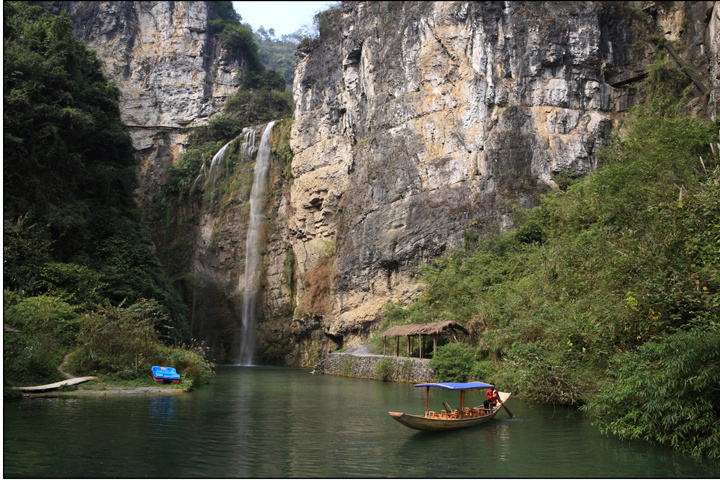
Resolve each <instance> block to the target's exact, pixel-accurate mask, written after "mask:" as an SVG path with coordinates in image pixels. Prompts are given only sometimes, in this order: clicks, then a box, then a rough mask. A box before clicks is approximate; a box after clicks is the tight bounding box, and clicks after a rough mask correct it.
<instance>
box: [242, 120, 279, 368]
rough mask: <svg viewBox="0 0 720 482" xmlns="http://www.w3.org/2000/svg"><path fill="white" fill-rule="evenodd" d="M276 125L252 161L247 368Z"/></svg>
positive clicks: (245, 309) (244, 324)
mask: <svg viewBox="0 0 720 482" xmlns="http://www.w3.org/2000/svg"><path fill="white" fill-rule="evenodd" d="M274 124H275V122H274V121H273V122H270V123H269V124H268V125H267V127H266V128H265V131H264V132H263V135H262V138H261V139H260V147H259V148H258V153H257V160H256V161H255V174H254V178H253V185H252V190H251V191H250V222H249V224H248V231H247V242H246V247H245V293H244V296H243V315H242V329H241V333H240V335H241V341H240V355H239V359H238V363H239V364H240V365H244V366H248V365H252V363H253V355H254V353H255V340H256V337H257V336H256V333H255V324H256V319H255V311H256V302H257V291H258V286H257V284H258V275H259V269H258V268H259V265H260V229H261V227H262V224H263V220H264V210H265V203H264V196H265V184H266V182H267V174H268V170H269V168H270V132H271V131H272V128H273V125H274Z"/></svg>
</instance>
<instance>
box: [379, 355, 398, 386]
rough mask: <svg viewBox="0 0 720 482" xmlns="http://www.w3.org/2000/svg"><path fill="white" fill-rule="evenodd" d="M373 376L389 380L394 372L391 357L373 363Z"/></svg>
mask: <svg viewBox="0 0 720 482" xmlns="http://www.w3.org/2000/svg"><path fill="white" fill-rule="evenodd" d="M374 371H375V376H376V377H377V378H378V379H380V380H382V381H384V382H386V381H388V380H390V379H391V378H392V376H393V374H394V373H395V363H394V362H393V359H392V358H383V359H382V360H380V361H379V362H377V363H376V364H375V370H374Z"/></svg>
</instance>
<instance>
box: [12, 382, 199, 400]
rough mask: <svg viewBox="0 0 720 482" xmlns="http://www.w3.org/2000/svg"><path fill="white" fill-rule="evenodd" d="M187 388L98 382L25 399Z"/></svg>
mask: <svg viewBox="0 0 720 482" xmlns="http://www.w3.org/2000/svg"><path fill="white" fill-rule="evenodd" d="M188 391H189V390H188V389H187V388H178V386H177V385H174V386H173V385H160V384H158V385H157V386H132V387H130V386H125V387H124V386H121V385H118V384H115V383H110V382H102V381H96V382H93V383H88V384H85V385H82V386H73V387H64V388H60V389H58V390H53V391H47V392H26V393H23V397H29V398H43V397H45V398H55V397H108V396H111V397H115V396H126V395H148V396H149V395H152V396H154V395H180V394H182V393H186V392H188Z"/></svg>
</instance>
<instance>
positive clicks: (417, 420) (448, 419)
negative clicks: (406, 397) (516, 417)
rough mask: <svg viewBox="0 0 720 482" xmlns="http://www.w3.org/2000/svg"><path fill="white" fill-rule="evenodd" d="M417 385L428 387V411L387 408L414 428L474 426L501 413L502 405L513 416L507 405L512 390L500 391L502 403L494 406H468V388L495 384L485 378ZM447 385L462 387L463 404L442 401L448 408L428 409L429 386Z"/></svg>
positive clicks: (461, 400) (398, 418) (441, 386)
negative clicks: (466, 404)
mask: <svg viewBox="0 0 720 482" xmlns="http://www.w3.org/2000/svg"><path fill="white" fill-rule="evenodd" d="M415 386H416V387H426V388H427V392H426V395H425V415H411V414H409V413H402V412H388V413H389V414H390V416H391V417H392V418H394V419H395V420H397V421H398V422H400V423H401V424H403V425H405V426H407V427H410V428H414V429H415V430H430V431H442V430H453V429H456V428H465V427H473V426H475V425H480V424H482V423H485V422H489V421H490V420H492V419H493V418H495V415H496V414H497V413H498V411H499V410H500V408H505V410H507V412H508V414H510V416H511V417H512V413H510V410H508V409H507V407H505V405H504V404H505V402H506V401H507V399H508V398H510V395H511V394H510V393H506V392H498V395H499V398H500V403H498V404H497V405H496V406H494V407H490V408H489V409H486V408H485V407H483V406H482V405H479V406H477V407H472V408H471V407H466V406H465V390H477V389H492V388H495V387H494V386H493V385H490V384H488V383H482V382H468V383H421V384H418V385H415ZM433 387H434V388H444V389H446V390H459V391H460V408H458V409H455V410H452V409H451V408H450V406H449V405H448V404H447V402H443V405H444V407H445V410H441V411H440V412H433V411H429V410H428V401H429V398H430V388H433Z"/></svg>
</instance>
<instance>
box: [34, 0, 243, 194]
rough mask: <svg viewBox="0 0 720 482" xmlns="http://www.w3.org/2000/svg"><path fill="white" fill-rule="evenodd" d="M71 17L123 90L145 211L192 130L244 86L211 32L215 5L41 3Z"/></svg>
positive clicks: (124, 111) (235, 66)
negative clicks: (210, 27) (192, 127)
mask: <svg viewBox="0 0 720 482" xmlns="http://www.w3.org/2000/svg"><path fill="white" fill-rule="evenodd" d="M38 3H40V4H41V5H43V6H44V7H45V8H47V9H49V10H50V11H52V12H54V13H59V12H61V11H66V12H67V13H68V14H69V15H70V17H71V18H72V20H73V23H74V25H75V28H74V30H73V33H74V34H75V35H77V36H78V37H80V39H81V40H82V41H83V42H84V43H85V45H86V46H87V47H89V48H91V49H94V50H96V52H97V55H98V58H100V59H101V60H102V61H103V71H104V73H105V74H106V75H107V77H108V78H110V79H112V80H113V81H114V82H115V83H116V84H117V86H118V87H119V88H120V90H121V92H122V101H121V105H120V109H121V113H122V118H123V121H124V122H125V123H126V124H127V125H128V126H129V127H130V134H131V136H132V139H133V144H134V145H135V147H136V148H137V149H138V150H139V154H138V155H139V158H140V172H139V175H138V177H139V180H140V188H139V190H138V194H139V198H140V200H141V202H142V204H143V205H148V204H149V203H150V202H151V200H152V195H153V193H154V192H156V190H157V188H158V187H159V186H160V185H161V184H162V182H163V180H164V179H163V172H164V168H165V166H166V165H167V164H168V163H173V162H177V160H178V159H179V158H180V156H181V155H182V152H183V148H184V146H183V142H184V131H185V129H184V128H185V127H186V126H188V125H193V124H195V123H198V122H203V121H204V120H207V118H208V117H209V116H211V115H212V114H214V113H215V112H216V111H217V110H218V109H219V108H220V107H221V106H222V104H223V102H224V101H225V99H226V98H227V97H228V96H229V95H230V94H231V93H232V92H234V91H235V90H237V87H238V85H239V78H238V72H239V68H240V65H239V64H240V62H239V60H238V59H237V58H233V57H232V56H231V55H230V54H229V53H228V52H227V51H226V50H224V49H222V47H221V45H220V44H219V43H218V42H217V41H215V40H213V38H212V37H211V36H210V33H209V22H210V20H212V19H214V18H217V12H216V11H215V7H214V6H213V5H212V2H192V1H190V2H183V1H179V2H164V1H152V2H120V1H95V2H92V1H91V2H38Z"/></svg>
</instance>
